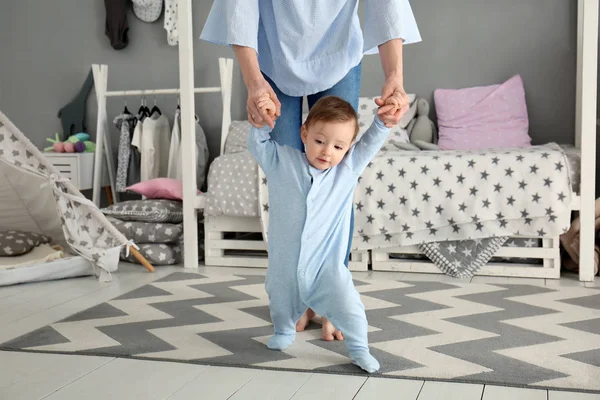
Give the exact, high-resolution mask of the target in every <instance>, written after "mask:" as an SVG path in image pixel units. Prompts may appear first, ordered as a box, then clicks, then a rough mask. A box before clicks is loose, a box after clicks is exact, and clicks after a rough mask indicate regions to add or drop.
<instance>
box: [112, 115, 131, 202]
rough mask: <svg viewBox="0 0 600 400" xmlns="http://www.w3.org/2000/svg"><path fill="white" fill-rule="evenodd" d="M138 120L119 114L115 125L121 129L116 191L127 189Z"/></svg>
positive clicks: (114, 121)
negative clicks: (132, 139)
mask: <svg viewBox="0 0 600 400" xmlns="http://www.w3.org/2000/svg"><path fill="white" fill-rule="evenodd" d="M136 122H137V118H136V117H135V116H134V115H132V114H119V115H117V116H116V117H115V119H114V120H113V123H114V124H115V126H116V127H117V129H119V131H120V132H121V134H120V135H119V150H118V153H117V177H116V180H115V186H116V190H117V191H118V192H124V191H125V188H126V187H127V173H128V172H129V162H130V161H131V137H132V135H133V130H134V127H135V125H136Z"/></svg>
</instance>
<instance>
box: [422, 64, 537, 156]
mask: <svg viewBox="0 0 600 400" xmlns="http://www.w3.org/2000/svg"><path fill="white" fill-rule="evenodd" d="M434 99H435V108H436V113H437V117H438V126H439V141H438V145H439V147H440V149H442V150H471V149H486V148H498V147H504V148H506V147H513V148H514V147H529V146H531V137H530V136H529V119H528V116H527V104H526V102H525V90H524V88H523V81H522V80H521V77H520V76H519V75H515V76H513V77H512V78H510V79H509V80H507V81H506V82H504V83H503V84H500V85H491V86H478V87H472V88H465V89H437V90H436V91H435V92H434Z"/></svg>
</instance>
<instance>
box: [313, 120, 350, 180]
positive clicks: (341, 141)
mask: <svg viewBox="0 0 600 400" xmlns="http://www.w3.org/2000/svg"><path fill="white" fill-rule="evenodd" d="M355 126H356V125H355V122H354V121H347V122H322V121H318V122H315V123H314V124H312V125H311V126H310V127H308V128H307V127H306V125H302V133H301V135H302V142H303V143H304V145H305V146H306V158H307V159H308V162H309V163H310V164H311V165H312V166H313V167H315V168H316V169H320V170H325V169H328V168H331V167H335V166H336V165H338V164H339V163H340V161H342V159H343V158H344V156H345V155H346V153H347V152H348V150H349V149H350V146H351V145H352V141H353V139H354V129H355Z"/></svg>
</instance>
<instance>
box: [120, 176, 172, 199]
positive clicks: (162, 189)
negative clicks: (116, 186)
mask: <svg viewBox="0 0 600 400" xmlns="http://www.w3.org/2000/svg"><path fill="white" fill-rule="evenodd" d="M125 190H130V191H132V192H135V193H138V194H141V195H142V196H145V197H146V198H148V199H168V200H183V185H182V184H181V181H179V180H177V179H172V178H155V179H150V180H147V181H143V182H139V183H136V184H135V185H131V186H128V187H126V188H125Z"/></svg>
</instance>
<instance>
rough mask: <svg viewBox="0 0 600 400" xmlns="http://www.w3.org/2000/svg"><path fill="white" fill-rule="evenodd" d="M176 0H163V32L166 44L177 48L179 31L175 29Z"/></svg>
mask: <svg viewBox="0 0 600 400" xmlns="http://www.w3.org/2000/svg"><path fill="white" fill-rule="evenodd" d="M177 15H178V14H177V0H165V25H164V26H165V30H166V31H167V43H169V45H171V46H177V44H178V43H179V30H178V29H177Z"/></svg>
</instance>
